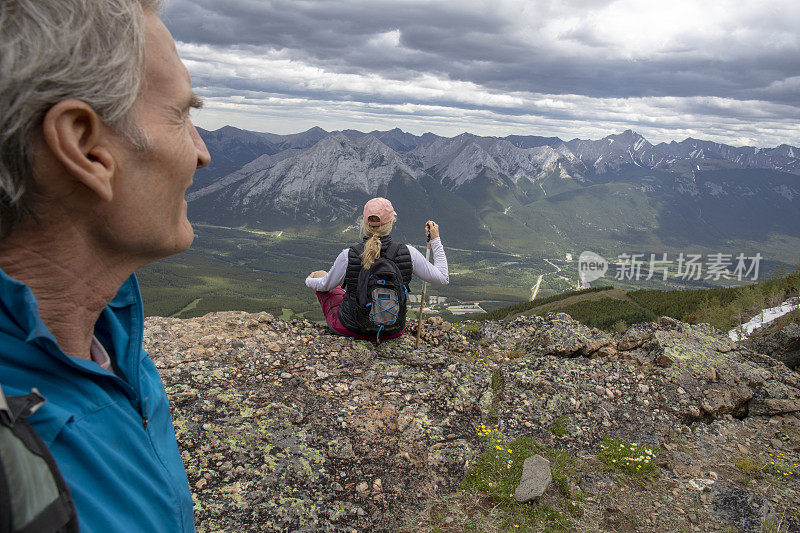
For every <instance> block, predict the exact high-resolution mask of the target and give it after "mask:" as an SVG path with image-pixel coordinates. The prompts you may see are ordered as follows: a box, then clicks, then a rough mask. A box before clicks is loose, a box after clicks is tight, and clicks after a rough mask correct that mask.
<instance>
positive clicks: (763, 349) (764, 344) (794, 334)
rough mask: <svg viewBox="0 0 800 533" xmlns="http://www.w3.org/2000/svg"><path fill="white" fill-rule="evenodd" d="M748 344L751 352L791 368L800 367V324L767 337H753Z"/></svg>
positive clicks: (794, 323) (789, 326)
mask: <svg viewBox="0 0 800 533" xmlns="http://www.w3.org/2000/svg"><path fill="white" fill-rule="evenodd" d="M746 344H747V346H748V347H749V348H750V349H751V350H753V351H755V352H758V353H763V354H767V355H769V356H770V357H772V358H774V359H777V360H778V361H781V362H782V363H784V364H785V365H786V366H788V367H789V368H793V369H797V368H798V367H800V324H797V323H796V322H793V323H791V324H788V325H786V326H784V327H783V328H781V329H779V330H777V331H774V332H771V333H767V334H766V335H762V336H756V337H752V338H751V339H750V340H748V341H747V343H746Z"/></svg>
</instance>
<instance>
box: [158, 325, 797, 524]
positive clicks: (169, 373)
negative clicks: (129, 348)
mask: <svg viewBox="0 0 800 533" xmlns="http://www.w3.org/2000/svg"><path fill="white" fill-rule="evenodd" d="M145 326H146V329H145V342H146V349H147V350H148V351H149V353H150V354H151V356H152V357H153V359H154V361H155V363H156V366H157V367H158V369H159V372H160V373H161V375H162V378H163V380H164V383H165V386H166V390H167V394H168V395H169V397H170V403H171V408H172V413H173V419H174V424H175V430H176V435H177V438H178V444H179V447H180V450H181V456H182V457H183V459H184V463H185V465H186V469H187V473H188V477H189V482H190V487H191V489H192V491H193V495H194V502H195V520H196V527H197V530H198V531H199V532H203V531H252V530H258V531H294V530H298V531H348V532H349V531H352V530H353V529H356V530H360V531H397V530H403V529H404V528H403V524H404V517H407V516H410V515H413V514H414V513H416V512H419V510H420V509H421V508H422V507H424V506H425V502H426V501H428V500H429V499H430V498H432V497H433V496H434V495H437V494H446V493H449V492H453V491H455V490H457V488H458V486H459V483H460V481H461V479H462V478H463V476H464V473H465V471H466V469H468V468H469V467H470V465H472V464H473V463H474V462H475V460H476V458H477V456H478V455H479V454H480V453H482V452H483V451H485V446H486V445H485V443H484V442H483V441H482V440H481V439H480V437H479V436H478V433H477V432H476V428H477V427H479V426H480V425H481V424H482V423H491V424H493V425H494V424H496V426H497V427H498V428H499V430H500V431H502V433H503V434H504V435H505V436H506V437H507V438H509V439H514V438H518V437H530V438H533V439H535V440H536V441H537V442H538V443H540V444H541V445H543V446H546V447H554V448H563V449H565V450H569V451H570V453H574V454H575V455H576V456H581V457H584V456H585V457H592V456H593V454H595V453H596V452H597V446H598V443H599V442H600V441H601V439H602V437H603V435H606V434H610V435H613V436H615V437H616V438H620V439H624V440H626V441H628V442H638V443H646V444H650V445H653V446H658V447H662V449H664V450H666V452H665V453H666V455H665V457H664V458H663V459H662V460H663V461H664V465H665V466H664V467H663V469H662V475H663V476H665V477H667V478H669V482H668V483H666V482H665V483H666V486H667V487H669V488H668V489H666V490H667V492H668V494H669V495H670V497H672V496H673V492H674V491H678V490H679V488H680V487H688V481H689V480H691V479H706V477H705V476H707V472H702V471H699V470H698V468H699V466H698V465H700V464H704V462H706V461H708V460H709V459H708V457H710V456H712V454H714V453H717V452H718V453H720V454H722V455H724V456H725V457H726V460H729V459H730V454H731V453H732V451H734V450H735V451H737V452H738V453H742V454H744V453H750V454H753V453H755V452H753V451H751V450H755V449H756V447H757V446H759V449H762V450H767V449H769V450H777V449H780V450H782V451H785V452H787V453H792V450H795V451H796V452H797V453H800V448H797V446H798V444H797V443H796V442H795V441H793V440H792V439H793V438H794V437H792V435H800V432H799V433H796V434H795V433H792V431H793V430H792V428H793V427H794V426H795V425H797V426H798V427H800V418H797V417H796V416H793V415H792V413H795V414H797V413H800V375H798V374H797V373H795V372H792V371H790V370H789V369H788V368H787V367H786V366H785V365H784V364H782V363H780V362H779V361H776V360H775V359H773V358H771V357H768V356H766V355H762V354H760V353H757V352H756V351H753V350H750V349H748V348H746V347H741V346H739V345H737V344H736V343H733V342H731V341H730V340H729V339H727V338H726V337H725V336H724V335H723V334H722V333H721V332H719V331H717V330H715V329H714V328H711V327H710V326H708V325H690V324H685V323H682V322H679V321H675V320H673V319H661V320H660V321H659V322H657V323H643V324H637V325H635V326H634V327H632V328H630V329H629V330H628V331H627V332H624V333H622V334H620V335H616V336H611V335H608V334H606V333H604V332H601V331H599V330H596V329H591V328H587V327H585V326H583V325H581V324H579V323H577V322H576V321H574V320H573V319H572V318H571V317H569V316H568V315H565V314H554V315H548V316H546V317H535V316H525V317H519V318H517V319H515V320H513V321H511V322H488V323H486V324H484V325H483V326H482V328H481V331H480V332H479V334H478V337H479V338H475V336H473V335H470V337H465V336H464V335H463V334H462V333H461V332H460V331H459V330H458V328H456V327H452V326H451V325H450V324H448V323H446V322H444V321H442V320H440V319H438V318H437V317H431V318H429V319H428V320H426V322H425V326H424V327H425V329H424V330H423V335H422V342H421V346H420V349H418V350H416V349H415V347H414V346H415V339H414V336H413V335H412V334H411V333H409V334H406V335H403V336H401V337H400V338H398V339H396V340H392V341H386V342H382V343H381V344H379V345H376V344H375V343H373V342H369V341H361V340H355V339H351V338H345V337H339V336H334V335H330V334H329V333H328V332H327V330H326V329H325V327H323V326H321V325H318V324H314V323H311V322H309V321H306V320H293V321H283V320H276V319H274V317H272V316H271V315H268V314H267V313H258V314H247V313H240V312H225V313H212V314H209V315H206V316H204V317H200V318H195V319H187V320H177V319H168V318H156V317H152V318H148V319H147V320H146V324H145ZM729 415H733V416H735V417H738V418H731V417H730V416H729ZM773 422H777V424H776V423H773ZM781 431H784V432H785V433H781ZM735 434H742V435H744V436H743V437H741V440H740V441H737V442H732V441H728V440H726V439H728V438H729V437H727V436H726V435H731V437H730V438H733V437H732V435H735ZM678 437H679V438H680V442H681V446H682V448H681V450H678V449H677V448H675V447H673V446H677V445H675V444H674V443H675V442H676V439H677V438H678ZM792 446H795V448H792ZM695 448H696V450H697V452H696V453H694V454H693V455H690V454H689V452H690V451H691V450H692V449H695ZM741 450H746V451H747V452H743V451H741ZM587 480H588V481H587V482H586V485H585V487H584V489H585V490H586V491H588V492H591V493H592V494H594V495H595V496H600V495H602V493H603V491H605V490H612V489H613V490H617V489H615V488H614V487H613V484H614V483H615V482H614V480H613V479H612V478H611V477H608V476H606V477H602V476H601V477H599V478H597V479H595V478H594V477H591V476H589V477H587ZM715 486H716V485H715ZM648 490H650V489H648ZM748 490H754V489H753V488H752V487H748ZM692 492H693V493H694V494H697V491H692ZM708 494H709V493H708V492H707V491H705V492H703V493H702V495H705V496H703V497H706V496H708ZM761 494H762V495H761V496H759V497H761V498H762V499H764V500H765V501H766V498H767V496H765V494H766V492H762V493H761ZM726 498H727V496H725V495H724V494H721V495H719V497H717V500H719V501H721V502H724V501H726ZM777 498H778V496H773V499H777ZM780 498H784V500H785V501H796V494H795V493H791V492H788V491H787V492H786V493H785V494H783V493H782V495H781V496H780ZM793 498H795V499H793ZM649 500H650V498H648V501H649ZM653 501H654V502H655V503H656V504H658V505H659V513H660V514H662V515H664V516H667V515H668V514H669V513H673V514H674V516H675V522H672V524H673V525H675V524H678V525H680V524H682V523H683V522H682V521H681V520H682V518H683V517H682V516H681V515H680V511H679V510H678V509H680V508H682V507H683V506H689V504H690V502H689V501H688V500H686V501H683V502H682V503H681V504H680V505H679V504H678V503H675V504H674V505H672V507H670V505H671V504H669V502H667V503H665V501H664V500H663V498H662V499H659V500H655V499H653ZM776 501H777V500H776ZM676 502H677V500H676ZM588 504H589V502H587V505H588ZM710 504H711V501H710V500H709V502H708V505H710ZM776 505H777V504H776ZM608 508H609V507H608V506H606V507H605V509H606V510H607V509H608ZM670 509H671V510H670ZM720 509H721V510H720V511H719V512H718V513H716V514H715V515H714V516H717V518H718V519H719V520H728V521H729V522H731V523H738V522H741V523H742V524H744V523H745V522H742V520H739V519H738V518H737V517H736V516H733V515H731V516H728V515H726V514H725V513H726V511H725V510H724V509H723V508H722V507H720ZM595 511H596V516H600V515H602V514H603V513H605V512H606V511H605V510H604V509H597V510H595ZM709 512H710V511H709ZM587 516H589V513H588V512H587ZM709 516H711V515H709ZM793 519H794V518H793ZM748 520H749V519H748ZM798 520H800V518H798ZM737 521H738V522H737ZM748 523H749V522H748ZM792 523H794V522H792ZM798 523H800V522H798ZM644 524H646V522H642V528H643V529H644V530H646V531H660V530H663V529H659V528H657V527H655V526H653V527H652V528H648V527H647V526H645V525H644ZM670 527H672V529H675V527H677V526H675V527H673V526H670ZM737 527H738V526H737ZM406 529H408V528H406ZM667 529H669V528H667Z"/></svg>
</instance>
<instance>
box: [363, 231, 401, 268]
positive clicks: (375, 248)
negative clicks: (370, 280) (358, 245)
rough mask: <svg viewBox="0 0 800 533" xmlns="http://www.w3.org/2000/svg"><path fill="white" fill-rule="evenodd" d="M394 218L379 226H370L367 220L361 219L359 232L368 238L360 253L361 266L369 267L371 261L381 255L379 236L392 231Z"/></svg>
mask: <svg viewBox="0 0 800 533" xmlns="http://www.w3.org/2000/svg"><path fill="white" fill-rule="evenodd" d="M393 225H394V220H390V221H389V222H387V223H386V224H383V225H380V226H370V225H369V224H367V221H366V220H364V219H362V220H361V233H362V234H363V235H365V236H367V237H369V239H367V242H366V243H364V251H363V252H362V253H361V266H362V267H363V268H365V269H369V268H370V267H371V266H372V263H374V262H375V260H376V259H377V258H378V257H380V255H381V240H380V237H383V236H385V235H389V233H391V232H392V226H393Z"/></svg>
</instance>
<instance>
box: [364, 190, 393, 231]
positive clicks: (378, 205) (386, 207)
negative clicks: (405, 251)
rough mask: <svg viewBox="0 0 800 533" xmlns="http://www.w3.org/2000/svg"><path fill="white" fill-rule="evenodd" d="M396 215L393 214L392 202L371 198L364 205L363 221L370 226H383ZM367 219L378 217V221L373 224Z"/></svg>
mask: <svg viewBox="0 0 800 533" xmlns="http://www.w3.org/2000/svg"><path fill="white" fill-rule="evenodd" d="M396 216H397V213H395V212H394V207H392V202H390V201H389V200H387V199H386V198H380V197H379V198H373V199H372V200H370V201H369V202H367V203H366V204H365V205H364V220H366V221H367V224H369V225H370V226H383V225H384V224H386V223H387V222H389V221H393V220H394V217H396ZM369 217H378V220H377V221H375V222H373V221H371V220H370V219H369Z"/></svg>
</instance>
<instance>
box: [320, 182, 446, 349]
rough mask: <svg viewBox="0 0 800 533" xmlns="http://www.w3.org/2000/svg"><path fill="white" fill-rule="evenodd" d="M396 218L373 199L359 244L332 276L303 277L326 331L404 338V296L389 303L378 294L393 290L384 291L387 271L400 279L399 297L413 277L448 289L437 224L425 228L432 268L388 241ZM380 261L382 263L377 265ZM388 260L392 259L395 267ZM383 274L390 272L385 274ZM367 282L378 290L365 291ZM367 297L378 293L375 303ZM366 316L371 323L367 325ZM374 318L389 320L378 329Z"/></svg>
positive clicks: (387, 205)
mask: <svg viewBox="0 0 800 533" xmlns="http://www.w3.org/2000/svg"><path fill="white" fill-rule="evenodd" d="M396 217H397V213H395V212H394V208H393V207H392V203H391V202H390V201H389V200H387V199H386V198H373V199H372V200H370V201H368V202H367V203H366V205H365V206H364V217H363V219H362V220H361V231H362V233H363V236H364V242H363V244H358V245H356V246H352V247H350V248H345V249H344V250H342V252H341V253H340V254H339V255H338V256H337V257H336V261H334V263H333V266H332V267H331V269H330V272H325V271H324V270H317V271H315V272H312V273H311V274H309V276H308V277H307V278H306V286H308V287H309V288H311V289H314V290H315V291H317V298H318V299H319V303H320V304H321V305H322V312H323V313H324V314H325V320H326V321H327V322H328V325H329V326H330V328H331V329H332V330H333V331H335V332H336V333H339V334H340V335H347V336H349V337H356V338H359V339H377V340H380V339H391V338H394V337H399V336H400V335H402V333H403V331H404V330H405V313H406V308H405V294H402V295H398V297H397V301H393V300H391V299H390V297H387V300H380V297H381V294H387V293H388V294H392V291H386V290H382V289H383V288H387V289H388V288H390V286H391V285H392V283H391V280H392V274H391V273H390V272H391V271H394V272H397V275H398V276H399V277H401V278H402V285H399V282H400V280H398V286H399V287H400V289H399V291H398V292H401V293H404V292H405V291H406V290H407V289H408V284H409V282H410V281H411V275H412V274H414V275H416V276H417V277H419V278H421V279H422V280H424V281H427V282H429V283H436V284H437V285H447V284H448V283H449V281H450V275H449V273H448V271H447V258H446V257H445V255H444V247H443V246H442V241H441V239H440V238H439V226H438V225H437V224H436V223H435V222H433V221H432V220H429V221H428V222H427V224H426V225H425V230H426V232H427V235H428V238H429V239H430V247H431V250H432V251H433V264H430V263H429V262H428V261H427V260H426V259H425V256H423V255H422V254H421V253H420V252H419V251H418V250H417V249H416V248H414V247H413V246H408V245H406V244H402V245H397V244H394V243H392V238H391V236H390V235H389V234H390V233H391V231H392V225H393V224H394V221H395V218H396ZM381 258H383V259H385V260H386V261H381ZM387 261H391V263H393V264H394V265H396V267H397V268H395V267H394V265H392V264H389V263H388V262H387ZM377 262H380V264H378V263H377ZM373 267H374V268H373ZM379 270H380V273H379V272H378V271H379ZM387 272H389V274H386V275H385V273H387ZM370 273H371V274H370ZM373 277H376V278H380V277H384V278H386V280H388V282H385V281H384V280H383V279H378V280H377V281H373V282H371V281H370V280H371V279H372V278H373ZM368 283H380V284H381V285H380V286H377V287H378V288H377V289H376V288H372V287H376V286H375V285H369V287H371V289H370V291H369V292H368V291H366V290H365V286H366V284H368ZM370 294H371V295H373V296H375V295H377V296H376V298H377V299H375V300H373V299H372V298H371V297H370V296H369V295H370ZM365 302H368V303H366V304H365ZM386 302H390V303H386ZM365 306H366V307H367V308H366V309H365ZM369 306H372V307H371V308H369ZM365 317H373V319H372V321H371V320H370V319H369V318H365ZM375 317H379V318H381V319H383V318H385V317H389V318H388V320H386V321H385V322H384V323H385V324H386V326H385V329H384V327H383V326H380V327H378V326H377V324H380V323H381V322H380V321H378V320H377V319H376V318H375ZM376 328H377V334H376Z"/></svg>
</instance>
